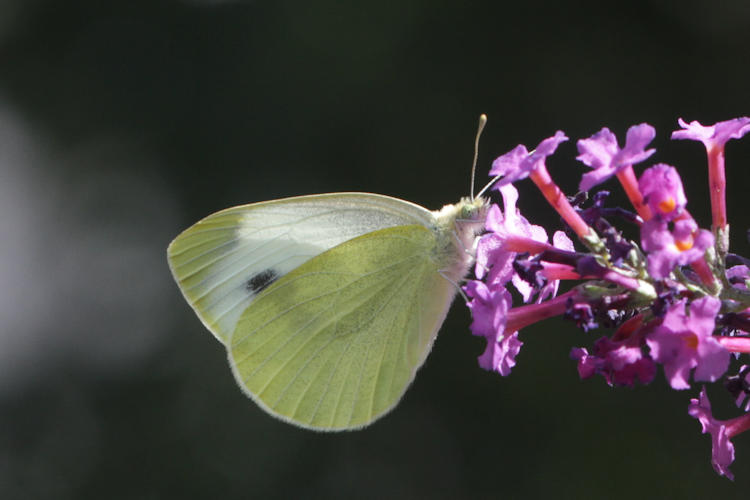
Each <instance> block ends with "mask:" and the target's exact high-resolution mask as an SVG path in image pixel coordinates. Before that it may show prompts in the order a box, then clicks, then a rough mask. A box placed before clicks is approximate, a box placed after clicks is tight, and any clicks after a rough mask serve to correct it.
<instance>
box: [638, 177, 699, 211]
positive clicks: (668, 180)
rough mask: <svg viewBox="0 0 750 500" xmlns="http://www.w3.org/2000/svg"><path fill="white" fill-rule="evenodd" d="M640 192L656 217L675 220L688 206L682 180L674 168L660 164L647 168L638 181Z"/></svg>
mask: <svg viewBox="0 0 750 500" xmlns="http://www.w3.org/2000/svg"><path fill="white" fill-rule="evenodd" d="M638 190H639V191H640V192H641V194H642V195H643V198H644V200H645V201H646V203H647V204H648V207H649V208H650V209H651V213H652V214H654V215H655V216H661V217H663V218H665V219H666V220H673V219H675V218H676V217H677V216H678V215H680V214H681V213H682V210H683V209H684V208H685V205H687V198H686V197H685V191H684V190H683V188H682V179H680V175H679V174H678V173H677V170H676V169H675V168H674V167H671V166H669V165H666V164H664V163H659V164H657V165H654V166H653V167H650V168H647V169H646V170H644V172H643V174H641V178H640V179H638Z"/></svg>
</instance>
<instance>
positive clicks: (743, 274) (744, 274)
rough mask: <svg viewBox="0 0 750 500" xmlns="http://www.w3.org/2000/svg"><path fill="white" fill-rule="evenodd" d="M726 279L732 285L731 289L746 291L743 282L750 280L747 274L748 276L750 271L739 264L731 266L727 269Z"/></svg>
mask: <svg viewBox="0 0 750 500" xmlns="http://www.w3.org/2000/svg"><path fill="white" fill-rule="evenodd" d="M726 274H727V279H728V280H729V282H730V283H731V284H732V286H733V287H735V288H739V289H741V290H747V285H746V284H745V281H746V280H747V279H748V278H750V276H748V274H750V269H748V267H747V266H745V265H743V264H740V265H737V266H732V267H730V268H729V269H727V273H726Z"/></svg>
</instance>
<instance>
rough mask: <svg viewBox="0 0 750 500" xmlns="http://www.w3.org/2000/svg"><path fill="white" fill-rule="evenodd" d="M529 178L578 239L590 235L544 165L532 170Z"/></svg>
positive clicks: (589, 231)
mask: <svg viewBox="0 0 750 500" xmlns="http://www.w3.org/2000/svg"><path fill="white" fill-rule="evenodd" d="M530 177H531V180H532V181H534V184H536V186H537V187H538V188H539V190H540V191H541V192H542V194H543V195H544V197H545V198H546V199H547V201H548V202H549V204H550V205H552V208H554V209H555V210H556V211H557V213H558V214H560V216H561V217H562V218H563V220H564V221H565V222H567V224H568V225H569V226H570V228H571V229H572V230H573V231H574V232H575V233H576V234H577V235H578V237H579V238H581V239H584V238H586V237H587V236H589V235H590V234H591V233H592V230H591V228H589V226H588V224H586V222H585V221H584V220H583V219H582V218H581V216H580V215H578V212H576V211H575V209H574V208H573V206H572V205H571V204H570V202H568V199H567V198H566V197H565V195H564V194H563V192H562V190H560V188H559V187H557V184H555V182H554V181H553V180H552V177H551V176H550V175H549V172H548V171H547V168H546V167H545V166H544V165H541V166H540V167H539V168H536V169H534V170H533V171H532V172H531V175H530Z"/></svg>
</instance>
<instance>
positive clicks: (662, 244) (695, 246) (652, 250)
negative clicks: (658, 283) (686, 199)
mask: <svg viewBox="0 0 750 500" xmlns="http://www.w3.org/2000/svg"><path fill="white" fill-rule="evenodd" d="M713 244H714V237H713V235H712V234H711V233H710V232H709V231H706V230H705V229H698V225H697V224H696V223H695V221H694V220H693V219H681V220H678V221H675V222H674V229H673V230H672V231H670V230H669V223H668V222H667V221H665V220H663V219H662V218H661V217H654V218H653V219H651V220H649V221H646V222H645V223H644V224H643V226H641V245H642V246H643V249H644V250H645V251H646V252H648V272H649V274H651V276H652V277H654V278H656V279H663V278H666V277H668V276H669V273H671V272H672V270H673V269H674V268H675V266H684V265H686V264H689V263H691V262H693V261H695V260H697V259H699V258H701V257H702V256H703V254H704V253H705V252H706V250H707V249H708V248H709V247H711V246H712V245H713Z"/></svg>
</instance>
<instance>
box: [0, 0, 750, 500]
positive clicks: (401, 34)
mask: <svg viewBox="0 0 750 500" xmlns="http://www.w3.org/2000/svg"><path fill="white" fill-rule="evenodd" d="M717 5H721V6H720V7H717ZM749 23H750V7H748V4H747V2H745V1H742V0H736V1H726V2H717V3H708V2H705V1H702V0H691V1H683V2H664V1H657V0H652V1H633V2H617V3H614V4H613V5H607V2H597V1H580V2H560V1H529V2H517V3H516V2H514V3H513V4H510V3H506V2H497V1H481V2H447V1H436V0H431V1H427V0H423V1H404V2H382V1H359V2H338V1H336V2H334V1H317V2H315V1H296V2H295V1H266V2H260V1H256V2H229V1H226V2H221V1H214V2H211V1H200V0H193V1H182V2H180V1H176V0H175V1H163V0H161V1H156V0H149V1H145V0H136V1H127V2H124V1H117V2H115V1H112V2H96V1H93V0H91V1H82V0H73V1H69V2H53V1H46V0H15V1H14V0H6V1H4V2H2V3H1V4H0V231H2V234H0V238H1V240H0V279H1V280H2V281H1V284H0V299H1V302H2V303H1V304H0V342H2V344H0V497H2V498H3V499H7V498H10V499H14V498H169V497H183V498H265V497H319V498H334V497H342V498H351V497H365V498H378V497H379V498H384V497H393V498H402V497H412V498H418V497H428V496H429V497H433V498H461V497H463V498H476V497H480V498H482V497H497V498H540V497H543V496H544V497H551V498H584V497H588V498H633V497H640V498H650V497H653V498H657V497H658V498H669V497H674V498H708V497H710V496H711V497H715V498H747V495H748V491H750V490H749V489H748V486H750V436H747V435H745V436H741V437H739V438H738V439H737V440H736V447H737V461H736V462H735V464H734V466H733V470H734V472H735V474H736V475H737V477H738V479H737V481H736V482H735V483H731V482H729V481H728V480H726V479H724V478H720V477H718V476H717V475H716V474H715V473H714V472H713V470H712V468H711V466H710V463H709V459H710V440H709V438H708V437H707V436H702V435H700V432H699V426H698V423H697V422H696V421H695V420H693V419H691V418H690V417H688V415H687V413H686V410H687V404H688V400H689V398H690V397H694V396H695V395H696V393H697V388H696V389H695V390H691V391H685V392H676V391H672V390H670V389H669V388H668V386H667V384H666V383H665V381H664V377H663V375H662V374H661V373H660V374H659V376H658V377H657V380H656V381H655V383H653V384H652V385H651V386H649V387H645V388H638V389H636V390H626V389H610V388H608V387H607V386H606V385H605V384H604V382H603V381H602V380H601V379H594V380H588V381H584V382H580V381H579V380H578V378H577V374H576V369H575V364H574V363H573V362H571V361H570V360H569V359H568V352H569V349H570V347H572V346H577V345H589V344H590V343H591V342H592V341H593V339H594V338H595V337H592V336H591V335H586V334H584V333H582V332H580V331H578V330H576V329H575V328H574V327H573V326H572V325H571V324H568V323H562V322H555V321H548V322H545V323H542V324H540V325H537V326H535V327H533V328H528V329H527V330H524V331H523V332H522V334H521V337H522V339H523V340H524V341H525V342H526V345H525V347H524V349H523V351H522V353H521V354H520V356H519V358H518V361H519V365H518V366H517V367H516V369H515V370H514V372H513V374H512V376H510V377H507V378H502V377H500V376H499V375H497V374H494V373H488V372H485V371H483V370H481V369H480V368H479V367H478V366H477V364H476V359H475V358H476V356H477V355H478V354H479V353H480V352H481V350H482V349H483V341H482V340H480V339H476V338H474V337H472V336H471V335H470V334H469V331H468V324H469V314H468V312H467V310H466V308H465V307H463V305H462V304H461V303H460V301H459V302H458V303H457V304H456V305H455V306H454V310H453V311H452V312H451V314H450V315H449V318H448V320H447V321H446V323H445V325H444V326H443V328H442V330H441V334H440V337H439V339H438V341H437V342H436V344H435V348H434V350H433V352H432V354H431V355H430V357H429V358H428V360H427V363H426V365H425V366H424V367H423V369H422V370H421V371H420V373H419V375H418V377H417V379H416V381H415V383H414V385H413V386H412V387H411V389H410V390H409V391H408V393H407V395H406V397H405V398H404V400H403V401H402V402H401V404H400V405H399V406H398V407H397V408H396V410H394V411H393V412H392V413H391V414H390V415H388V416H387V417H385V418H384V419H382V420H381V421H379V422H378V423H377V424H375V425H374V426H372V427H371V428H369V429H366V430H364V431H360V432H353V433H344V434H331V435H329V434H316V433H313V432H309V431H304V430H299V429H296V428H294V427H291V426H289V425H287V424H284V423H281V422H279V421H276V420H275V419H273V418H271V417H269V416H267V415H266V414H265V413H263V412H262V411H261V410H260V409H259V408H257V407H256V405H255V404H253V403H252V402H251V401H250V400H249V399H247V398H246V397H245V396H243V395H242V393H241V392H240V391H239V390H238V389H237V387H236V386H235V383H234V381H233V379H232V375H231V373H230V370H229V368H228V366H227V363H226V359H225V353H224V350H223V348H222V347H221V346H220V345H219V344H218V343H217V342H216V341H215V340H214V339H213V337H212V336H211V335H210V334H209V333H208V332H206V331H205V330H204V328H203V326H202V325H201V323H200V321H198V319H197V318H196V317H195V316H194V315H193V313H192V311H191V310H190V308H189V307H188V306H187V304H186V303H184V302H183V300H182V298H181V296H180V294H179V292H178V290H177V287H176V286H175V285H174V284H173V283H172V280H171V277H170V275H169V271H168V268H167V264H166V259H165V249H166V246H167V244H168V243H169V241H170V240H171V239H172V238H173V237H174V236H175V235H177V234H178V233H179V231H181V230H182V229H184V228H185V227H187V226H188V225H190V224H191V223H193V222H195V221H197V220H198V219H199V218H201V217H203V216H205V215H208V214H209V213H211V212H213V211H216V210H218V209H221V208H225V207H228V206H231V205H235V204H240V203H248V202H254V201H261V200H267V199H272V198H279V197H283V196H291V195H299V194H306V193H317V192H329V191H343V190H363V191H373V192H379V193H384V194H389V195H393V196H398V197H403V198H406V199H408V200H411V201H414V202H417V203H419V204H422V205H424V206H426V207H429V208H439V207H440V206H441V205H442V204H444V203H447V202H454V201H457V199H458V198H459V197H460V196H463V195H466V194H467V192H468V189H469V188H468V181H469V165H470V158H471V151H472V141H473V136H474V130H475V122H476V118H477V116H478V114H479V113H481V112H484V113H487V114H488V115H489V117H490V121H489V125H488V128H487V130H486V133H485V135H484V138H483V139H482V144H481V156H480V164H479V178H480V179H482V180H484V179H485V178H486V177H485V176H486V173H487V169H488V167H489V164H490V161H491V159H492V158H494V157H496V156H498V155H499V154H502V153H504V152H506V151H507V150H509V149H511V148H512V147H514V146H515V145H516V144H518V143H519V142H522V143H525V144H527V145H528V146H529V147H533V146H535V145H536V143H537V142H538V141H539V140H541V139H542V138H544V137H547V136H549V135H552V134H553V133H554V131H555V130H557V129H562V130H564V131H566V133H567V134H568V135H569V136H570V137H571V138H572V139H578V138H581V137H586V136H588V135H590V134H591V133H593V132H595V131H597V130H598V129H599V128H601V127H602V126H605V125H606V126H609V127H610V128H611V129H613V130H614V131H615V132H616V133H617V134H618V135H619V136H620V137H621V138H622V137H624V132H625V130H626V129H627V127H628V126H630V125H632V124H635V123H640V122H643V121H646V122H649V123H651V124H653V125H654V126H656V127H657V131H658V136H657V140H656V141H655V144H656V146H657V147H658V148H659V151H658V153H657V155H656V156H655V157H654V161H666V162H669V163H673V164H676V165H677V166H678V167H679V168H680V171H681V172H682V173H683V175H684V179H685V182H686V184H687V186H686V189H687V192H688V196H689V199H690V200H691V201H690V205H689V207H690V208H691V210H692V212H693V213H694V214H695V216H696V217H697V218H698V219H699V220H700V221H701V222H703V223H707V222H709V221H710V217H709V209H708V203H707V201H706V198H707V193H706V173H705V158H704V153H703V149H702V146H700V145H699V144H695V143H692V142H686V141H680V142H670V141H668V137H669V133H670V132H671V131H672V130H674V129H675V128H676V121H677V118H678V117H680V116H682V117H684V118H686V119H689V120H693V119H698V120H700V121H702V122H704V123H713V122H714V121H717V120H724V119H728V118H732V117H735V116H741V115H746V114H749V113H750V110H748V104H749V103H750V95H749V94H748V90H747V89H748V86H749V82H750V70H749V69H748V68H749V67H750V66H749V65H748V62H749V61H748V47H749V44H748V42H750V36H749V35H748V32H747V26H748V24H749ZM727 155H728V158H727V166H728V177H729V179H730V185H729V196H730V198H729V216H730V221H731V223H732V224H733V227H734V230H735V231H734V234H733V244H735V247H734V248H735V249H737V250H738V251H741V252H745V253H747V244H746V243H745V240H744V231H745V228H747V227H748V226H749V225H750V221H749V220H748V213H747V211H746V209H745V208H744V207H745V206H746V204H747V195H746V194H745V193H746V191H747V188H748V187H749V186H750V179H748V178H747V177H748V176H747V174H746V172H747V165H748V159H750V147H749V145H748V139H745V142H744V143H743V142H741V141H740V142H738V141H735V142H734V143H732V144H730V146H729V148H728V152H727ZM574 156H575V145H574V141H571V142H569V143H567V144H565V145H563V146H562V147H561V148H560V150H559V154H558V155H556V156H555V157H554V158H553V159H552V160H550V162H549V166H550V170H551V171H552V174H553V176H555V178H556V179H557V180H558V181H559V183H560V184H561V185H562V186H563V187H564V188H565V189H566V191H568V192H569V193H570V194H573V192H574V191H575V186H576V185H577V182H578V178H579V175H580V173H582V172H583V171H584V168H583V167H582V166H581V165H580V164H578V163H577V162H575V161H574V159H573V158H574ZM610 187H611V189H612V190H613V191H615V192H617V187H616V185H615V184H612V185H611V186H610ZM520 206H521V208H522V210H524V213H525V214H526V215H527V217H529V218H531V219H532V220H534V221H535V222H537V223H541V224H544V225H546V226H548V227H554V225H555V224H557V220H558V219H557V217H556V215H555V214H554V213H553V212H552V211H551V210H550V209H549V208H548V207H547V206H546V205H545V204H544V202H543V201H542V199H541V196H540V195H539V194H538V193H536V192H535V191H534V190H533V189H531V188H530V187H529V186H528V185H525V186H524V187H523V188H522V197H521V201H520ZM712 395H713V399H714V405H715V408H716V410H717V414H718V415H719V416H722V417H729V416H732V415H735V414H736V411H735V410H734V409H733V408H732V406H731V405H730V402H729V400H728V398H727V397H726V396H724V395H723V394H722V393H721V391H720V390H715V391H714V392H712Z"/></svg>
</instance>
